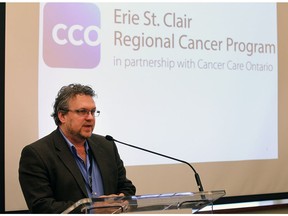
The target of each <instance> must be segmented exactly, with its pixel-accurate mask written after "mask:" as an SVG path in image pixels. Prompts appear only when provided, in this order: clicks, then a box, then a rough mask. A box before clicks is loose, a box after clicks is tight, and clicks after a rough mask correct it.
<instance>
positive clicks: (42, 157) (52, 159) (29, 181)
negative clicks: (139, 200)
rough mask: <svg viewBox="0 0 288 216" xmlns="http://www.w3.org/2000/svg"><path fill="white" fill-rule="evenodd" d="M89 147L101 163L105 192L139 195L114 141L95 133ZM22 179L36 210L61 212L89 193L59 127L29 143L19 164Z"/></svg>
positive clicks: (24, 190) (27, 194)
mask: <svg viewBox="0 0 288 216" xmlns="http://www.w3.org/2000/svg"><path fill="white" fill-rule="evenodd" d="M88 144H89V147H90V148H91V150H92V154H93V156H94V158H95V160H96V162H97V164H98V166H99V169H100V173H101V176H102V180H103V187H104V193H105V194H106V195H109V194H118V193H124V194H125V195H126V196H129V195H134V194H135V191H136V189H135V186H134V185H133V184H132V182H131V181H130V180H129V179H127V178H126V170H125V167H124V165H123V162H122V160H121V159H120V156H119V154H118V150H117V147H116V145H115V143H114V142H111V141H107V140H106V139H105V137H103V136H100V135H95V134H93V135H92V136H91V137H90V138H88ZM19 181H20V185H21V188H22V191H23V194H24V197H25V200H26V203H27V205H28V208H29V210H30V211H31V212H32V213H61V212H63V211H64V210H65V209H67V208H68V207H69V206H71V205H72V204H73V203H75V202H76V201H78V200H80V199H83V198H87V197H88V194H87V191H86V188H85V183H84V180H83V177H82V174H81V172H80V170H79V168H78V166H77V164H76V162H75V160H74V158H73V156H72V153H71V151H70V149H69V147H68V145H67V143H66V141H65V139H64V138H63V136H62V134H61V132H60V131H59V129H57V130H55V131H53V132H52V133H51V134H49V135H48V136H46V137H44V138H42V139H40V140H38V141H36V142H34V143H32V144H30V145H28V146H26V147H24V148H23V150H22V154H21V158H20V164H19Z"/></svg>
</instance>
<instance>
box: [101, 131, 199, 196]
mask: <svg viewBox="0 0 288 216" xmlns="http://www.w3.org/2000/svg"><path fill="white" fill-rule="evenodd" d="M105 138H106V139H107V140H109V141H114V142H117V143H120V144H123V145H126V146H129V147H132V148H136V149H139V150H142V151H146V152H149V153H152V154H155V155H158V156H161V157H165V158H169V159H171V160H175V161H178V162H181V163H184V164H186V165H188V166H189V167H190V168H191V169H192V170H193V172H194V175H195V179H196V183H197V187H198V189H199V191H200V192H203V191H204V190H203V186H202V183H201V180H200V176H199V174H198V173H197V172H196V170H195V169H194V167H193V166H192V165H191V164H190V163H188V162H187V161H183V160H180V159H177V158H174V157H171V156H168V155H164V154H160V153H158V152H154V151H151V150H148V149H144V148H141V147H138V146H134V145H131V144H128V143H124V142H121V141H119V140H116V139H114V138H113V137H112V136H110V135H106V136H105Z"/></svg>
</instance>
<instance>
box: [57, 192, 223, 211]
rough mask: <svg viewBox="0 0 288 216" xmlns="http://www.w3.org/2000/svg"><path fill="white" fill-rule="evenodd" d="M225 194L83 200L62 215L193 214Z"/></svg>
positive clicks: (187, 193) (152, 195)
mask: <svg viewBox="0 0 288 216" xmlns="http://www.w3.org/2000/svg"><path fill="white" fill-rule="evenodd" d="M225 194H226V193H225V191H224V190H218V191H207V192H183V193H164V194H146V195H135V196H123V197H107V198H84V199H81V200H79V201H77V202H76V203H74V204H73V205H72V206H70V207H69V208H68V209H66V210H65V211H64V212H62V214H70V213H83V214H101V213H102V214H115V213H119V214H120V213H135V214H137V213H145V212H148V211H168V210H175V209H188V208H189V209H191V213H195V212H197V211H199V210H200V209H202V208H204V207H206V206H208V205H213V203H214V202H215V201H216V200H218V199H219V198H221V197H223V196H224V195H225Z"/></svg>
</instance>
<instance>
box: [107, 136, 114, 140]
mask: <svg viewBox="0 0 288 216" xmlns="http://www.w3.org/2000/svg"><path fill="white" fill-rule="evenodd" d="M105 138H106V139H107V140H109V141H114V138H113V137H112V136H110V135H106V136H105Z"/></svg>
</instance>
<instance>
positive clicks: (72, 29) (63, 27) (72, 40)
mask: <svg viewBox="0 0 288 216" xmlns="http://www.w3.org/2000/svg"><path fill="white" fill-rule="evenodd" d="M66 29H67V26H66V25H65V24H57V25H56V26H55V27H54V28H53V30H52V38H53V40H54V41H55V42H56V43H57V44H59V45H65V44H67V43H68V41H69V42H70V43H71V44H72V45H74V46H81V45H82V44H83V43H84V42H83V40H82V39H80V40H77V39H75V38H74V33H75V31H83V29H84V27H83V26H81V25H73V26H71V27H70V28H69V29H68V31H67V32H68V34H67V36H68V41H67V39H65V38H64V39H60V38H59V37H58V31H59V30H66ZM93 31H95V33H96V34H97V35H98V38H97V39H96V40H94V41H93V40H91V39H90V37H89V35H90V33H91V32H93ZM99 32H100V29H99V28H98V27H97V26H89V27H87V28H86V29H85V30H84V32H83V37H84V41H85V42H86V44H87V45H89V46H98V45H99V44H100V37H99Z"/></svg>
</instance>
